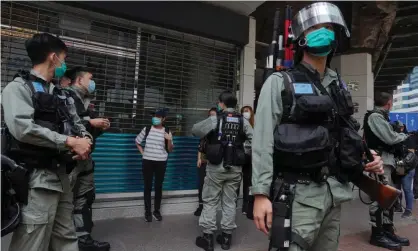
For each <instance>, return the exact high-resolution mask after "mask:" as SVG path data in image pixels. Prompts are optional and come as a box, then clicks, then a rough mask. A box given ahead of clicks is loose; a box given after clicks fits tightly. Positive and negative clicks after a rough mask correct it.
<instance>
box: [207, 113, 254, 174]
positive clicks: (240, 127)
mask: <svg viewBox="0 0 418 251" xmlns="http://www.w3.org/2000/svg"><path fill="white" fill-rule="evenodd" d="M245 140H246V135H245V133H244V119H243V117H242V115H241V114H239V113H237V112H223V113H222V114H221V115H219V116H218V125H217V127H216V130H215V131H212V132H211V133H210V135H208V137H207V145H206V157H207V160H208V161H209V162H210V163H211V164H214V165H218V164H220V163H222V161H223V165H224V167H230V166H242V165H244V164H245V152H244V142H245Z"/></svg>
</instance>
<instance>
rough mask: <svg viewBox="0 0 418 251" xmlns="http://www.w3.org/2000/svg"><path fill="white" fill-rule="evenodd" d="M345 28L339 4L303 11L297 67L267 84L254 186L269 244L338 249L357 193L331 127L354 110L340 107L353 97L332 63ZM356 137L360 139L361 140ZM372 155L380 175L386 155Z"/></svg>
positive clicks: (259, 223) (258, 121)
mask: <svg viewBox="0 0 418 251" xmlns="http://www.w3.org/2000/svg"><path fill="white" fill-rule="evenodd" d="M308 18H309V19H308ZM341 30H342V31H343V32H345V34H346V35H347V36H349V31H348V29H347V27H346V25H345V22H344V19H343V16H342V14H341V12H340V10H339V9H338V7H337V6H335V5H333V4H331V3H325V2H317V3H313V4H311V5H309V6H307V7H305V8H302V9H301V10H300V11H299V12H298V13H297V14H296V15H295V17H294V19H293V22H292V31H293V35H294V46H295V67H294V69H291V70H289V71H288V72H283V71H282V72H276V73H273V74H272V75H271V76H270V77H268V79H267V80H266V81H265V83H264V85H263V87H262V89H261V93H260V97H259V101H258V105H257V113H256V117H255V128H254V138H253V143H252V146H253V148H252V157H253V161H252V165H253V170H252V175H253V176H252V185H253V186H252V188H251V191H252V194H253V195H254V196H255V201H254V212H253V213H254V222H255V224H256V227H257V228H258V229H259V230H261V231H262V232H264V233H265V234H269V232H270V247H271V248H278V250H291V251H295V250H321V251H322V250H327V251H332V250H335V251H336V250H338V238H339V235H340V215H341V203H342V202H344V201H349V200H351V197H352V191H351V187H350V185H349V183H348V182H347V181H345V180H343V179H341V178H337V177H336V173H337V169H336V165H335V163H336V161H335V158H336V152H335V150H336V149H335V145H336V144H335V142H334V139H333V131H331V129H333V128H334V126H335V120H336V119H335V117H336V116H337V115H338V114H336V113H335V109H337V108H338V111H339V110H340V109H341V110H343V108H345V109H347V110H350V109H349V108H350V107H349V104H348V102H347V103H346V104H343V106H344V107H340V104H339V103H338V101H342V100H343V99H342V97H336V96H335V95H343V96H344V97H345V98H347V99H348V98H350V97H349V93H348V91H347V90H346V89H344V88H343V86H342V83H341V82H340V80H339V77H338V76H337V74H336V72H334V71H332V70H331V69H329V68H327V67H326V66H327V59H328V63H329V60H330V59H331V56H332V54H333V51H334V50H335V43H336V41H335V37H336V35H335V33H336V32H339V31H341ZM334 91H335V92H334ZM334 94H335V95H334ZM336 105H338V107H336ZM352 112H353V107H352V106H351V114H352ZM349 115H350V113H349V112H347V114H345V116H346V117H348V119H347V120H353V119H352V118H350V117H349ZM346 117H345V118H346ZM347 124H349V121H348V122H347ZM349 128H354V126H350V127H349ZM335 129H339V128H335ZM350 130H357V128H356V129H350ZM354 134H355V135H354V136H357V139H356V140H357V142H360V144H361V142H362V141H361V137H360V136H359V135H358V134H357V132H356V131H354ZM349 144H350V143H349ZM344 145H345V146H347V145H346V144H344ZM347 147H350V145H348V146H347ZM351 147H354V146H351ZM340 150H343V149H340ZM372 153H373V154H374V161H372V162H370V163H368V164H367V165H366V168H365V169H366V170H368V171H373V172H377V173H381V172H382V164H381V160H380V157H379V156H377V155H376V153H375V152H372ZM362 154H363V152H359V153H357V154H356V157H357V159H356V163H355V164H358V165H360V167H361V170H360V173H362V171H363V166H362V165H361V160H362ZM273 156H274V157H273ZM339 157H343V156H342V155H341V154H340V155H339ZM273 178H275V182H274V186H273V189H271V187H272V184H273ZM276 178H277V179H276ZM270 194H272V195H273V196H272V197H271V199H272V201H270V199H269V197H270ZM273 214H274V217H273Z"/></svg>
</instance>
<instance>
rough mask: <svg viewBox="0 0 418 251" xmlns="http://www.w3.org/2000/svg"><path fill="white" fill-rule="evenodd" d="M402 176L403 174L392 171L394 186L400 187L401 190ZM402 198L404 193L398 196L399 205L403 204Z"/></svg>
mask: <svg viewBox="0 0 418 251" xmlns="http://www.w3.org/2000/svg"><path fill="white" fill-rule="evenodd" d="M402 177H403V176H399V175H397V174H396V171H394V172H393V173H392V181H393V184H394V187H395V188H396V189H398V190H399V191H402ZM402 198H403V194H402V193H401V194H400V195H399V197H398V201H397V202H396V204H399V205H397V206H402ZM396 204H395V205H396Z"/></svg>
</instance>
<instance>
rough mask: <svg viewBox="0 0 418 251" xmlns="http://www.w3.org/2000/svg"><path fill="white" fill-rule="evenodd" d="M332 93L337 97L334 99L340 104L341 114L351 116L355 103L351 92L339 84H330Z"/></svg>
mask: <svg viewBox="0 0 418 251" xmlns="http://www.w3.org/2000/svg"><path fill="white" fill-rule="evenodd" d="M330 88H331V93H332V94H333V96H334V97H335V99H334V101H335V103H336V105H337V106H338V111H339V114H340V115H341V116H351V115H353V114H354V104H353V98H352V96H351V93H350V92H349V91H348V90H346V89H344V88H341V87H339V86H338V85H337V84H335V85H333V84H331V85H330Z"/></svg>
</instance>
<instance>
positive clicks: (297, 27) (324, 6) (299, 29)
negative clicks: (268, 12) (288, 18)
mask: <svg viewBox="0 0 418 251" xmlns="http://www.w3.org/2000/svg"><path fill="white" fill-rule="evenodd" d="M324 23H332V24H336V25H339V26H341V27H342V28H343V29H344V31H345V35H346V36H347V37H350V31H349V30H348V29H347V25H346V24H345V21H344V17H343V15H342V13H341V11H340V9H339V8H338V7H337V6H336V5H334V4H331V3H326V2H318V3H314V4H311V5H308V6H306V7H304V8H302V9H301V10H300V11H299V12H298V13H297V14H296V15H295V17H294V18H293V20H292V32H293V36H294V39H295V40H297V39H299V37H300V36H301V35H302V34H303V32H304V31H306V30H307V29H309V28H311V27H312V26H315V25H317V24H324Z"/></svg>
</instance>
